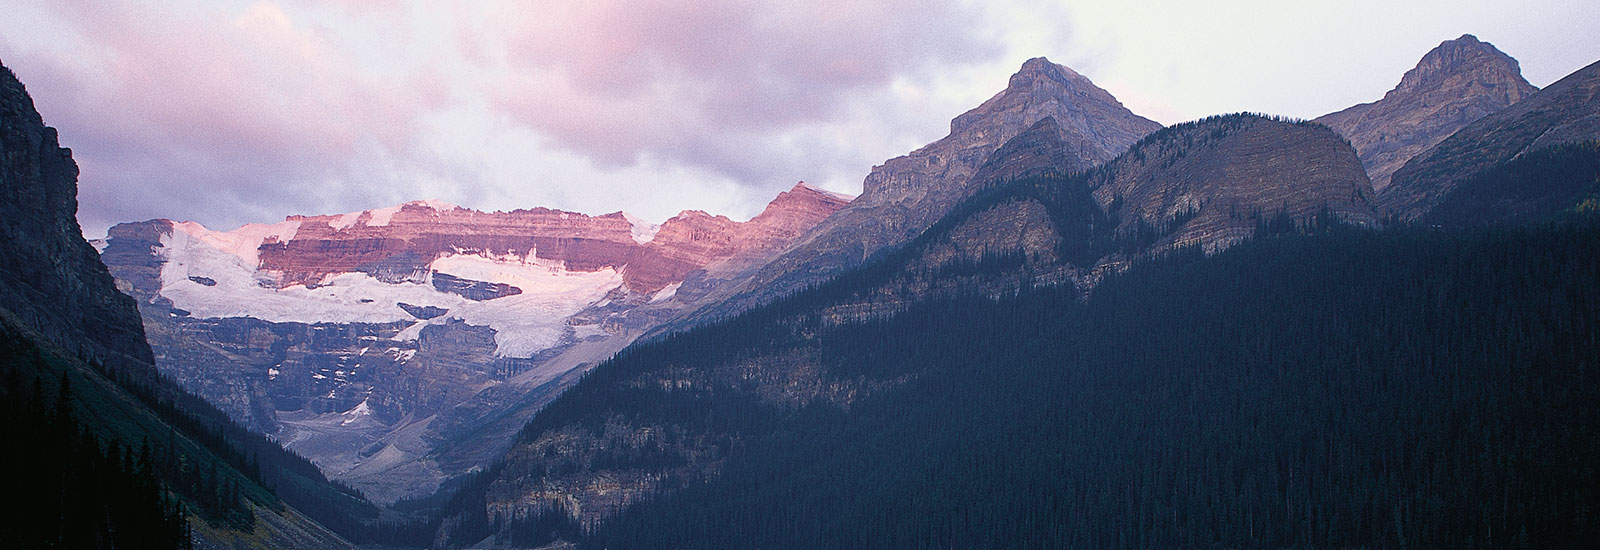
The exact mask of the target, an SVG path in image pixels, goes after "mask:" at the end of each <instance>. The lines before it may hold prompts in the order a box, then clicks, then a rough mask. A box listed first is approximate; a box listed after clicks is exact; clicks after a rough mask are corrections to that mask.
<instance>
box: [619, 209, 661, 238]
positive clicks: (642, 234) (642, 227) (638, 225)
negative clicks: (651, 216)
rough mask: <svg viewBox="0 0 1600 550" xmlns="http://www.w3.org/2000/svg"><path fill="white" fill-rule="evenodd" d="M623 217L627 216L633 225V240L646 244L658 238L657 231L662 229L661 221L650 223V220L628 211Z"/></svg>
mask: <svg viewBox="0 0 1600 550" xmlns="http://www.w3.org/2000/svg"><path fill="white" fill-rule="evenodd" d="M622 217H623V218H626V219H627V220H628V223H629V224H630V225H632V226H633V241H634V242H636V243H639V244H645V243H648V242H650V241H653V240H655V238H656V233H658V232H660V231H661V224H659V223H650V221H649V220H646V219H644V218H641V217H638V216H635V215H633V214H629V213H627V212H623V213H622Z"/></svg>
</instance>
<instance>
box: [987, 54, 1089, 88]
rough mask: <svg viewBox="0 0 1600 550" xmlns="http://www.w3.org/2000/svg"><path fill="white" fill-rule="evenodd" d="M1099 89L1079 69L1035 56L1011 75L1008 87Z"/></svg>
mask: <svg viewBox="0 0 1600 550" xmlns="http://www.w3.org/2000/svg"><path fill="white" fill-rule="evenodd" d="M1085 84H1088V87H1090V88H1095V89H1098V88H1096V87H1095V86H1094V84H1092V83H1090V82H1089V79H1087V78H1084V76H1083V75H1081V74H1078V72H1077V71H1074V70H1072V69H1071V68H1069V67H1067V66H1065V65H1058V64H1055V63H1052V62H1050V60H1049V59H1046V58H1043V57H1035V58H1033V59H1029V60H1027V61H1024V62H1023V63H1022V68H1020V69H1018V70H1017V72H1016V73H1014V74H1012V75H1011V80H1010V82H1009V83H1008V85H1007V89H1014V90H1038V89H1040V88H1042V87H1057V88H1062V89H1076V88H1081V87H1084V85H1085Z"/></svg>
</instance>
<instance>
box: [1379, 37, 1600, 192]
mask: <svg viewBox="0 0 1600 550" xmlns="http://www.w3.org/2000/svg"><path fill="white" fill-rule="evenodd" d="M1595 140H1600V62H1596V63H1593V64H1590V65H1589V66H1587V67H1584V68H1582V69H1578V70H1577V71H1574V72H1573V73H1572V74H1570V75H1567V76H1566V77H1564V78H1562V79H1561V80H1558V81H1556V82H1555V83H1554V84H1551V85H1550V86H1549V87H1547V88H1545V89H1543V90H1539V91H1538V92H1536V93H1533V94H1531V95H1529V96H1528V97H1527V98H1526V99H1523V100H1522V101H1519V102H1517V103H1516V104H1515V105H1512V106H1510V107H1507V108H1505V109H1502V110H1500V111H1498V112H1496V113H1494V114H1491V115H1488V116H1485V117H1483V118H1481V119H1479V120H1478V121H1477V122H1473V123H1472V124H1469V125H1467V127H1465V128H1462V129H1461V130H1460V131H1458V132H1456V133H1455V134H1453V135H1451V136H1450V137H1449V138H1448V139H1445V140H1444V141H1441V142H1439V144H1438V145H1436V146H1434V147H1433V148H1432V149H1429V150H1428V151H1426V152H1424V153H1422V154H1419V155H1417V156H1416V158H1413V159H1411V160H1410V161H1409V162H1407V163H1406V164H1405V166H1403V167H1401V168H1400V169H1399V170H1397V171H1396V172H1395V173H1394V184H1393V185H1391V186H1390V187H1389V188H1388V189H1385V190H1384V191H1383V192H1381V193H1379V195H1378V200H1379V204H1380V206H1383V207H1384V209H1385V210H1386V211H1387V213H1389V214H1393V215H1396V216H1399V217H1400V218H1402V219H1406V220H1412V219H1416V218H1418V217H1420V216H1422V215H1423V214H1426V213H1427V212H1428V211H1429V210H1431V209H1432V208H1433V207H1434V206H1436V205H1438V204H1439V203H1440V202H1441V201H1443V200H1444V199H1445V197H1446V196H1447V195H1449V194H1450V192H1451V191H1453V190H1454V189H1455V188H1456V186H1458V185H1461V184H1462V183H1464V182H1466V181H1468V180H1470V179H1472V178H1473V177H1476V176H1478V175H1480V174H1482V173H1484V172H1485V171H1487V170H1489V169H1492V168H1494V167H1496V166H1499V165H1501V164H1503V163H1507V162H1510V161H1512V160H1514V159H1517V158H1519V157H1522V156H1523V155H1526V154H1528V153H1532V152H1535V151H1539V150H1544V149H1550V148H1553V147H1556V146H1558V145H1563V144H1581V143H1585V142H1591V141H1595Z"/></svg>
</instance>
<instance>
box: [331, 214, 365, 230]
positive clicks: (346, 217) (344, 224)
mask: <svg viewBox="0 0 1600 550" xmlns="http://www.w3.org/2000/svg"><path fill="white" fill-rule="evenodd" d="M365 213H366V211H364V210H363V211H360V212H350V213H348V214H341V215H339V217H337V218H334V219H333V221H330V222H328V227H331V228H333V230H334V231H344V230H345V229H346V228H348V227H350V226H352V225H355V224H356V220H359V219H361V215H362V214H365Z"/></svg>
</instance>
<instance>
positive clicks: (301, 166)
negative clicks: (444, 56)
mask: <svg viewBox="0 0 1600 550" xmlns="http://www.w3.org/2000/svg"><path fill="white" fill-rule="evenodd" d="M58 6H59V10H60V11H59V15H60V16H61V18H62V19H63V21H66V22H68V23H70V24H71V25H72V26H73V30H74V31H75V32H76V34H78V35H79V37H81V38H82V40H78V41H75V42H74V43H72V45H71V46H70V47H68V48H60V49H51V50H40V51H35V52H30V55H28V56H24V58H23V59H20V60H18V61H21V62H20V63H15V66H16V68H17V69H18V70H19V73H21V76H22V77H23V78H24V79H25V80H26V82H27V83H28V85H29V89H30V91H31V92H32V93H33V95H34V97H35V100H36V103H38V104H39V105H40V108H41V111H44V112H45V115H46V120H47V122H49V123H50V124H52V125H55V126H58V127H60V128H62V131H63V140H64V141H65V142H67V143H68V144H69V145H74V146H75V149H76V150H75V156H76V158H77V159H78V161H79V163H80V164H81V165H82V169H83V174H82V176H81V177H80V180H81V184H80V189H81V191H80V193H81V195H82V198H81V202H82V204H83V207H82V215H81V216H80V217H82V218H86V219H85V220H84V221H85V224H86V225H89V226H98V225H103V224H109V223H113V222H116V221H127V220H130V219H133V218H131V217H128V216H136V215H149V214H147V213H148V212H153V211H154V212H161V211H168V212H170V211H172V210H173V208H172V207H171V205H173V204H184V205H187V206H189V207H190V208H191V209H192V208H193V207H195V206H196V205H197V203H198V204H199V205H206V207H207V208H210V209H212V210H218V211H235V210H237V209H238V208H239V207H240V205H245V204H252V203H254V204H259V203H262V202H269V203H270V201H276V202H278V203H279V204H298V205H301V206H302V207H307V208H314V207H316V206H317V205H318V204H319V202H320V200H319V199H324V198H326V196H327V194H328V193H329V192H330V190H327V189H321V188H319V186H318V185H317V184H318V183H321V182H323V181H327V180H328V179H329V178H330V176H331V175H335V174H340V173H344V172H347V171H349V170H352V169H353V167H351V166H350V162H349V161H350V159H352V158H353V157H355V156H357V155H358V154H359V153H360V152H361V151H362V150H363V149H373V150H385V151H404V150H406V149H408V148H410V147H411V146H412V140H413V139H414V138H415V134H416V127H415V126H416V125H415V122H414V121H415V119H416V117H418V116H419V114H420V113H421V112H423V111H424V110H425V109H427V108H429V107H430V106H432V105H437V104H439V103H441V102H442V101H443V91H442V90H441V88H442V86H441V85H440V84H439V83H437V82H436V81H434V80H432V79H431V78H430V77H428V76H426V75H423V76H399V77H386V76H377V75H373V74H370V73H368V72H366V71H363V70H362V68H361V67H360V66H358V64H357V63H356V62H355V60H353V59H352V58H350V57H349V56H348V55H346V54H345V53H344V52H342V51H341V50H340V49H339V48H338V47H337V45H336V44H332V43H330V40H329V39H328V37H327V32H326V30H325V29H321V28H318V27H317V26H315V25H312V24H307V23H304V22H299V21H296V20H294V19H292V18H291V17H290V16H289V15H288V14H287V13H285V12H283V11H282V10H280V9H278V8H277V7H276V6H275V5H273V4H267V3H262V4H255V5H253V6H250V7H248V8H246V9H243V10H224V9H222V8H218V7H212V6H207V7H204V8H201V10H200V11H194V12H180V11H177V10H164V9H162V6H142V7H132V6H128V5H125V4H112V3H100V2H90V3H62V4H59V5H58ZM8 62H12V60H8ZM160 205H166V206H167V208H166V209H164V210H163V209H160V208H153V207H156V206H160ZM91 231H92V230H91Z"/></svg>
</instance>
